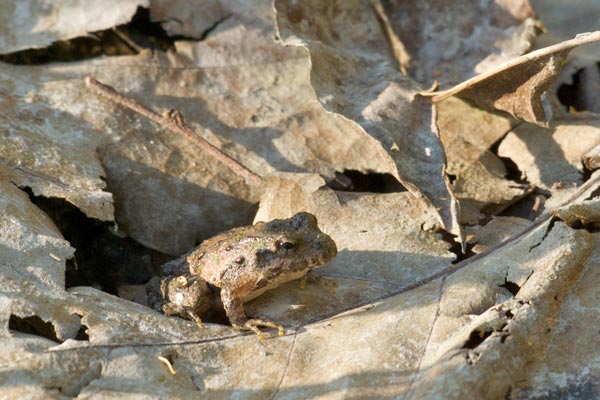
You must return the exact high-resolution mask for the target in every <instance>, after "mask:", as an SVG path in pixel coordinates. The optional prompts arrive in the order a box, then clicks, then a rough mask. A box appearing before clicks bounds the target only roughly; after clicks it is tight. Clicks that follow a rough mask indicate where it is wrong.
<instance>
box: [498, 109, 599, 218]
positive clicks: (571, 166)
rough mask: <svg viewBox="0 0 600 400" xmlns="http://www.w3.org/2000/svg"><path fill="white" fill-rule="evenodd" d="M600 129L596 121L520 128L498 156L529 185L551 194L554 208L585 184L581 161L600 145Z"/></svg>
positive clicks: (512, 134) (503, 146)
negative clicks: (507, 160)
mask: <svg viewBox="0 0 600 400" xmlns="http://www.w3.org/2000/svg"><path fill="white" fill-rule="evenodd" d="M599 127H600V124H599V121H598V120H595V119H588V120H586V121H585V124H584V123H583V122H564V123H559V124H557V125H555V126H552V128H551V130H548V129H543V128H540V127H537V126H535V125H519V126H518V127H517V128H515V129H514V130H513V131H512V132H511V133H509V134H508V135H507V136H506V138H504V140H503V141H502V142H501V143H500V146H499V147H498V155H500V156H501V157H508V158H510V159H511V160H513V161H514V162H515V164H516V165H517V167H518V168H519V170H520V171H521V173H522V175H523V178H525V179H527V181H529V182H530V183H532V184H534V185H535V186H537V187H539V188H542V189H545V190H548V191H550V192H551V193H552V195H553V198H552V199H551V203H549V205H548V206H549V207H552V206H553V205H557V202H560V201H561V200H560V198H561V197H562V196H564V195H566V194H568V193H569V192H572V191H573V190H575V187H576V186H578V185H580V184H581V182H582V181H583V175H582V173H583V166H582V163H581V158H582V156H583V155H584V154H586V153H587V152H588V151H589V150H590V149H592V148H594V147H595V146H597V145H598V144H599V143H600V129H599ZM560 192H562V193H563V194H562V195H559V193H560Z"/></svg>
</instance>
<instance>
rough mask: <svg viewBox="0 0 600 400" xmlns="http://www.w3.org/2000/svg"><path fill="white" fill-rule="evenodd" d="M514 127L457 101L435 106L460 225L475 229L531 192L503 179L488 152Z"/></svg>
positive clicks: (508, 121) (502, 168) (499, 164)
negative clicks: (481, 222) (484, 220)
mask: <svg viewBox="0 0 600 400" xmlns="http://www.w3.org/2000/svg"><path fill="white" fill-rule="evenodd" d="M465 115H468V116H469V118H465ZM515 123H516V121H514V120H512V119H508V118H504V117H503V116H500V115H496V114H491V113H489V112H487V111H483V110H479V109H477V108H475V107H473V106H471V105H469V104H467V103H465V102H464V101H461V100H459V99H457V98H451V99H448V101H445V102H442V103H441V104H439V106H438V125H439V128H440V139H441V141H442V144H443V145H444V150H445V152H446V154H447V159H448V161H447V163H448V166H447V167H446V172H447V173H448V174H449V175H450V176H452V177H453V181H452V188H453V190H454V193H456V196H457V198H458V200H459V202H460V221H461V223H462V224H465V225H475V224H477V223H479V221H480V220H483V219H485V218H487V217H488V216H489V215H494V214H497V213H499V212H501V211H502V210H504V209H505V208H506V207H508V206H510V205H511V204H512V203H514V202H516V201H517V200H519V199H520V198H522V197H523V196H525V195H526V194H527V193H529V192H530V191H531V190H532V188H531V187H528V186H527V185H522V184H518V183H517V182H514V181H511V180H508V179H505V177H506V175H507V171H506V168H505V166H504V164H503V163H502V161H501V160H500V159H499V158H498V157H497V156H496V155H495V154H493V153H492V152H491V151H490V148H491V147H492V145H493V144H494V143H495V142H497V141H498V140H499V139H500V138H502V137H503V136H504V135H505V134H506V132H507V131H509V130H510V129H511V128H512V127H513V126H514V125H515Z"/></svg>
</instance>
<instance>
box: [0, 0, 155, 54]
mask: <svg viewBox="0 0 600 400" xmlns="http://www.w3.org/2000/svg"><path fill="white" fill-rule="evenodd" d="M137 7H148V0H126V1H124V0H109V1H102V2H97V1H94V0H74V1H72V0H61V1H35V0H19V1H8V2H6V3H4V4H3V5H2V14H1V15H0V54H6V53H12V52H15V51H18V50H23V49H31V48H38V47H44V46H47V45H49V44H51V43H53V42H55V41H57V40H66V39H71V38H74V37H77V36H85V35H86V34H87V33H89V32H94V31H99V30H102V29H108V28H111V27H113V26H116V25H120V24H124V23H126V22H128V21H129V20H130V19H131V17H132V16H133V14H134V13H135V11H136V9H137Z"/></svg>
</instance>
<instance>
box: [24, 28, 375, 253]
mask: <svg viewBox="0 0 600 400" xmlns="http://www.w3.org/2000/svg"><path fill="white" fill-rule="evenodd" d="M228 23H229V24H230V25H229V27H230V28H231V29H227V30H225V31H224V32H223V33H222V35H224V36H221V34H216V33H215V36H214V37H212V38H211V40H210V42H209V43H207V42H202V43H200V44H198V45H196V46H195V47H197V49H198V50H199V51H200V52H202V54H203V55H204V56H203V58H202V59H201V60H200V59H199V60H198V62H199V63H200V65H196V64H195V63H193V62H192V61H190V60H189V59H188V58H187V57H185V56H182V55H164V54H157V55H152V54H150V53H148V52H146V53H142V54H140V55H138V56H131V57H120V58H118V59H114V58H109V59H104V60H95V61H88V62H82V63H79V64H77V63H75V64H71V65H62V66H54V67H52V68H48V67H45V68H33V67H22V68H20V69H19V71H21V75H20V76H18V79H19V80H30V81H33V82H36V81H40V80H43V81H44V85H42V88H38V90H39V91H40V92H37V93H36V95H37V98H38V99H39V102H41V103H50V104H51V105H52V106H54V107H57V108H59V109H61V110H63V111H64V112H65V113H67V114H71V115H73V116H74V117H75V118H76V119H79V121H73V122H72V124H75V125H76V126H77V125H78V126H79V129H81V131H83V132H84V133H85V134H86V136H91V137H95V138H96V139H95V140H96V143H98V142H99V143H100V147H99V150H98V153H99V155H100V158H101V159H102V162H103V163H104V165H105V166H106V174H107V182H108V185H109V187H110V191H111V192H112V193H114V194H115V199H116V215H117V221H118V222H119V227H120V228H121V229H122V230H123V231H124V232H126V233H127V234H128V235H129V236H131V237H133V238H134V239H136V240H137V241H139V242H141V243H143V244H145V245H147V246H149V247H153V248H156V249H158V250H161V251H163V252H166V253H169V254H173V255H179V254H182V253H183V252H185V251H187V250H189V249H190V248H191V247H192V246H193V245H194V244H196V243H198V242H199V241H201V240H203V239H205V238H207V237H209V236H211V235H214V234H216V233H218V232H220V231H223V230H225V229H228V228H231V227H233V226H239V225H244V224H247V223H249V222H250V221H251V219H252V217H253V213H254V203H255V202H257V201H258V195H257V189H256V188H252V187H249V186H248V185H247V184H245V183H244V182H243V180H241V179H240V178H239V177H237V176H236V175H234V174H233V173H232V172H231V171H230V170H229V169H227V168H226V167H224V166H223V165H220V163H218V162H215V161H214V159H213V158H212V157H210V156H208V155H206V154H203V152H202V151H200V150H199V149H198V148H197V147H196V146H195V145H194V143H193V142H190V140H188V139H186V138H181V137H177V136H176V135H175V134H173V133H171V132H164V131H162V129H160V128H159V129H157V128H156V126H154V125H152V124H150V123H148V122H147V121H145V120H144V118H142V117H139V116H138V115H135V114H133V113H131V112H129V111H127V110H124V109H123V108H122V107H118V106H116V105H115V104H114V103H112V102H110V101H106V100H103V99H99V98H98V95H97V94H95V93H93V92H91V91H90V89H89V88H87V87H85V86H84V85H83V82H82V80H81V78H82V77H84V76H86V75H87V74H91V75H93V76H94V77H96V78H98V79H99V80H101V81H103V82H105V83H108V84H113V85H114V86H115V87H116V88H117V89H119V90H120V91H122V92H125V93H127V94H128V95H130V96H132V97H134V98H137V99H139V100H143V99H151V102H147V101H146V103H147V105H148V106H151V107H153V108H155V109H156V110H159V111H160V110H167V109H171V108H175V109H178V110H180V111H181V112H182V113H183V115H184V117H185V118H186V121H187V122H188V123H189V124H191V126H192V127H194V128H195V129H196V131H197V132H199V133H200V135H201V136H203V137H204V138H206V139H207V140H209V141H210V142H211V143H213V144H215V145H217V146H218V147H220V148H222V149H223V150H224V151H226V152H227V153H228V154H229V155H230V156H232V157H233V158H235V159H237V160H238V161H239V162H240V163H242V164H243V165H245V166H246V167H248V168H250V169H252V170H253V171H255V172H257V173H259V174H262V175H266V174H268V173H270V172H272V171H275V170H281V171H306V170H308V171H314V172H319V173H321V174H322V175H324V176H325V177H327V178H328V179H329V180H331V179H333V178H334V176H335V171H336V170H340V171H341V170H344V169H356V170H363V171H364V170H367V169H368V170H374V171H383V170H384V167H383V166H382V165H383V163H382V161H381V160H380V159H379V158H378V157H376V156H375V155H376V154H377V152H378V150H377V148H376V147H375V146H373V145H372V144H371V142H370V141H368V139H367V138H364V137H362V136H360V135H359V134H358V133H356V132H355V131H353V130H351V129H348V128H347V127H345V126H344V124H343V123H341V122H340V121H339V120H338V119H336V118H334V117H332V116H331V115H329V114H328V113H326V112H325V111H324V110H323V109H322V108H321V107H320V106H319V105H318V103H316V101H315V95H314V92H313V90H312V88H311V86H310V84H309V82H308V79H309V78H308V69H307V67H306V64H305V63H307V62H308V59H307V58H306V55H303V56H301V57H300V58H298V57H297V54H298V52H299V51H298V50H295V49H285V48H284V47H283V46H281V45H279V44H276V43H273V42H272V35H271V36H268V40H269V42H267V43H269V45H267V46H264V45H263V43H265V40H266V39H265V36H264V35H266V33H265V32H263V31H262V30H261V29H259V28H256V27H254V26H253V25H251V24H250V23H249V22H243V21H242V22H240V21H238V20H237V19H235V18H232V19H231V20H230V21H229V22H228ZM243 24H250V25H243ZM272 29H273V28H272V27H271V30H272ZM232 41H233V42H238V43H240V46H242V47H243V48H244V49H245V51H244V52H243V53H240V52H239V51H238V49H236V48H232V47H231V46H230V45H229V43H231V42H232ZM252 44H254V46H255V47H252ZM178 46H179V47H180V48H182V51H187V50H186V49H190V50H191V49H193V47H191V45H186V43H180V44H178ZM256 46H258V48H257V47H256ZM208 49H212V50H211V51H212V52H208V51H207V50H208ZM190 56H193V55H192V54H190ZM299 59H300V60H304V62H299ZM151 71H153V72H151ZM21 76H22V77H21ZM34 93H35V92H34Z"/></svg>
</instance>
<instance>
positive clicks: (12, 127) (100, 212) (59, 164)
mask: <svg viewBox="0 0 600 400" xmlns="http://www.w3.org/2000/svg"><path fill="white" fill-rule="evenodd" d="M27 78H28V77H27V76H26V75H25V74H23V73H22V68H19V67H15V66H11V65H3V66H2V68H1V72H0V80H1V81H2V82H3V86H4V87H5V89H4V93H3V96H2V100H1V103H2V110H3V111H2V114H1V115H0V127H1V128H0V129H2V132H3V133H2V140H1V141H0V180H3V181H12V182H14V183H16V184H17V185H18V186H21V187H30V188H31V189H32V190H33V193H34V194H35V195H37V196H46V197H58V198H64V199H65V200H67V201H69V202H70V203H72V204H74V205H75V206H77V207H78V208H79V209H80V210H81V211H83V212H84V213H85V214H86V215H87V216H89V217H91V218H97V219H100V220H104V221H113V220H114V210H113V198H112V194H111V193H108V192H107V191H104V189H105V187H106V183H105V182H104V181H103V180H102V178H103V177H104V176H105V173H104V170H103V168H102V166H101V165H100V162H99V160H98V158H97V156H96V154H95V149H96V146H97V145H98V131H96V130H94V129H93V127H92V126H90V125H88V124H85V123H82V121H79V120H78V119H77V118H73V116H72V115H71V114H70V113H68V112H64V111H62V110H61V109H60V108H57V107H54V106H52V105H50V104H48V103H47V102H45V101H43V100H42V99H41V98H40V95H39V91H40V86H43V85H40V83H39V82H38V83H37V84H36V83H34V82H32V80H33V79H31V80H30V79H27ZM69 96H72V94H69Z"/></svg>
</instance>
